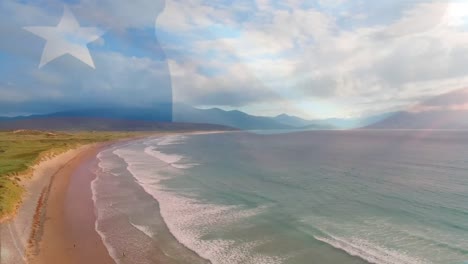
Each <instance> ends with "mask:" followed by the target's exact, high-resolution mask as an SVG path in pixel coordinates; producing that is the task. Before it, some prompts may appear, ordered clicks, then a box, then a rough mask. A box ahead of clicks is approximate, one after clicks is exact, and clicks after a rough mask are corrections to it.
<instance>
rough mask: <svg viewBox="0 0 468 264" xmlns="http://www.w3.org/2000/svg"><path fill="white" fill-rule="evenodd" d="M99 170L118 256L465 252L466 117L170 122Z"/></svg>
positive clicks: (395, 257) (409, 262) (420, 260)
mask: <svg viewBox="0 0 468 264" xmlns="http://www.w3.org/2000/svg"><path fill="white" fill-rule="evenodd" d="M95 171H96V175H97V176H96V179H95V180H94V181H93V183H92V190H93V199H94V203H95V206H96V211H97V215H98V220H97V222H96V230H97V231H98V233H99V234H100V235H101V236H102V238H103V240H104V242H105V245H106V247H107V248H108V249H109V252H110V254H111V256H112V257H113V258H114V260H116V262H117V263H190V264H196V263H210V262H211V263H213V264H234V263H236V264H237V263H256V264H257V263H258V264H277V263H278V264H279V263H286V264H302V263H304V264H310V263H312V264H314V263H317V264H348V263H349V264H364V263H375V264H426V263H427V264H466V263H468V133H466V131H409V130H408V131H377V130H375V131H373V130H364V131H311V132H295V133H287V134H273V135H265V134H255V133H248V132H230V133H218V134H193V135H191V134H185V135H167V136H160V137H152V138H146V139H141V140H137V141H133V142H130V143H125V144H120V145H117V146H114V147H112V148H110V149H107V150H104V151H102V152H101V153H100V154H99V155H98V158H97V166H96V168H95Z"/></svg>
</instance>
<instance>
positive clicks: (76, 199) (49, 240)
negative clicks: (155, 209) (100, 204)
mask: <svg viewBox="0 0 468 264" xmlns="http://www.w3.org/2000/svg"><path fill="white" fill-rule="evenodd" d="M108 145H109V143H107V144H97V145H95V146H92V147H90V148H88V149H86V150H85V151H82V152H80V153H78V154H77V155H76V156H75V157H74V158H73V159H72V160H70V161H69V162H68V163H67V164H65V165H64V166H63V167H62V168H60V169H59V170H58V171H57V172H56V173H55V174H54V175H53V176H52V178H51V181H50V184H49V186H48V188H46V189H45V190H44V191H43V193H42V194H41V196H40V199H39V201H38V207H37V209H36V213H35V215H34V220H33V227H32V230H31V236H30V238H29V241H28V250H27V259H28V262H29V263H37V264H42V263H88V264H91V263H102V264H106V263H114V261H113V260H112V258H111V257H110V256H109V253H108V252H107V249H106V248H105V246H104V244H103V242H102V240H101V237H100V236H99V234H98V233H97V232H96V231H95V220H96V216H95V211H94V205H93V201H92V194H91V187H90V183H91V181H92V180H93V179H94V177H95V176H94V174H93V173H92V172H91V171H90V166H88V165H89V163H90V162H92V161H93V160H94V158H95V157H96V155H97V153H99V151H100V150H101V149H102V148H103V147H106V146H108Z"/></svg>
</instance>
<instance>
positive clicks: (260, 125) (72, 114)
mask: <svg viewBox="0 0 468 264" xmlns="http://www.w3.org/2000/svg"><path fill="white" fill-rule="evenodd" d="M388 115H389V114H384V115H378V116H372V117H367V118H355V119H338V118H335V119H324V120H306V119H303V118H300V117H296V116H292V115H287V114H281V115H278V116H275V117H267V116H254V115H249V114H247V113H244V112H241V111H238V110H232V111H226V110H223V109H219V108H212V109H199V108H195V107H192V106H188V105H183V104H177V105H174V111H173V121H174V122H177V123H191V124H215V125H219V126H220V127H232V128H237V129H243V130H297V129H303V130H320V129H350V128H359V127H364V126H368V125H369V124H372V123H374V122H377V121H380V120H381V119H383V118H384V117H387V116H388ZM166 118H167V115H166V114H162V115H161V114H159V113H158V111H157V110H156V109H146V108H119V109H109V108H95V109H85V110H71V111H62V112H56V113H51V114H42V115H31V116H19V117H13V118H2V117H0V123H4V124H3V126H12V125H13V124H14V125H15V126H20V125H22V126H26V128H30V129H33V127H28V124H31V125H34V126H39V125H40V124H39V123H38V122H39V121H36V120H43V121H44V122H45V123H48V122H52V123H51V125H54V126H62V127H67V129H72V128H73V127H74V126H80V127H83V128H86V127H94V128H96V127H98V128H99V124H98V123H96V120H103V122H104V123H103V124H102V127H103V128H101V129H104V128H106V127H111V128H113V129H114V128H116V127H117V128H121V129H125V130H129V129H130V124H132V125H134V126H137V127H143V128H144V129H149V128H151V127H157V125H155V124H154V123H170V122H168V121H167V120H166ZM22 120H23V122H20V121H22ZM51 120H54V121H51ZM58 120H60V122H62V124H61V125H59V124H58V123H57V122H58ZM69 120H80V123H70V122H69ZM5 122H6V123H5ZM166 126H167V125H166ZM1 127H2V126H1V125H0V129H1ZM19 128H22V127H19ZM139 130H141V129H139Z"/></svg>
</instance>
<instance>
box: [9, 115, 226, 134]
mask: <svg viewBox="0 0 468 264" xmlns="http://www.w3.org/2000/svg"><path fill="white" fill-rule="evenodd" d="M0 130H3V131H5V130H47V131H51V130H54V131H57V130H58V131H80V130H95V131H156V130H158V131H193V130H201V131H215V130H233V128H230V127H226V126H222V125H213V124H189V123H170V122H154V121H142V120H125V119H105V118H89V117H34V118H26V117H22V118H19V119H10V120H0Z"/></svg>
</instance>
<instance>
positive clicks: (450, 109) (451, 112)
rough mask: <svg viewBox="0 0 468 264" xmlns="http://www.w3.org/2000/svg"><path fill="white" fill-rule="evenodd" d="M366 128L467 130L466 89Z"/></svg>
mask: <svg viewBox="0 0 468 264" xmlns="http://www.w3.org/2000/svg"><path fill="white" fill-rule="evenodd" d="M366 128H370V129H468V89H462V90H458V91H454V92H451V93H447V94H443V95H441V96H436V97H434V98H432V99H430V100H427V101H426V102H423V103H420V104H418V105H416V106H413V107H411V108H409V109H407V110H406V111H402V112H399V113H396V114H394V115H393V116H391V117H389V118H386V119H384V120H382V121H380V122H377V123H375V124H372V125H369V126H367V127H366Z"/></svg>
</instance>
